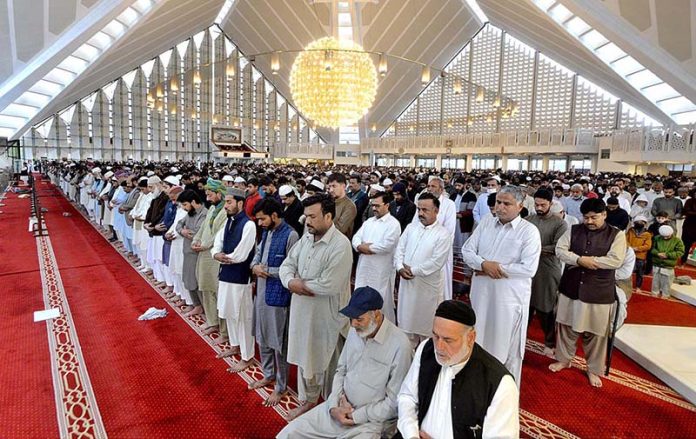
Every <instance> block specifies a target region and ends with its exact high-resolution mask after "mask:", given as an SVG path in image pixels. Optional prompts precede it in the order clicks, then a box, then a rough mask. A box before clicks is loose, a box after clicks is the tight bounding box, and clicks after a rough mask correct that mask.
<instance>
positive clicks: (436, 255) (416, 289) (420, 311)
mask: <svg viewBox="0 0 696 439" xmlns="http://www.w3.org/2000/svg"><path fill="white" fill-rule="evenodd" d="M453 240H454V235H453V234H451V233H449V232H448V231H447V229H445V228H444V227H443V226H442V225H441V224H440V223H438V222H435V223H433V224H431V225H429V226H424V225H423V224H422V223H421V222H420V221H419V222H418V224H415V223H411V224H409V225H408V226H407V227H406V230H404V233H403V235H401V239H399V245H398V246H397V247H396V252H395V253H394V268H395V269H396V270H397V271H399V270H401V269H402V268H404V264H406V265H408V266H409V267H411V273H413V275H414V276H415V277H414V278H413V279H410V280H406V279H401V280H400V281H399V307H398V309H397V315H398V321H399V328H401V329H402V330H403V331H404V332H407V333H409V334H417V335H420V336H423V337H430V335H431V334H432V330H433V318H434V317H435V310H436V309H437V306H438V305H439V304H440V302H442V301H443V291H444V282H445V280H444V275H443V273H442V267H443V266H444V265H445V264H446V262H447V255H448V254H449V253H450V252H451V251H452V241H453Z"/></svg>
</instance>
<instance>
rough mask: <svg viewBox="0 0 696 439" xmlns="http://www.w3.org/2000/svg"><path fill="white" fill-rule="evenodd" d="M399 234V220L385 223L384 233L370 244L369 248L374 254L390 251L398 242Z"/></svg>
mask: <svg viewBox="0 0 696 439" xmlns="http://www.w3.org/2000/svg"><path fill="white" fill-rule="evenodd" d="M399 236H401V225H400V224H399V222H398V221H394V222H392V223H391V224H389V223H387V224H386V228H385V229H384V234H383V235H382V237H381V238H380V239H379V240H378V241H377V242H373V243H372V244H370V250H371V251H372V252H373V253H374V254H376V255H378V254H382V253H390V252H391V251H393V250H394V247H395V246H396V245H397V243H398V242H399Z"/></svg>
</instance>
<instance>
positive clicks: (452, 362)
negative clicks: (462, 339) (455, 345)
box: [435, 344, 469, 367]
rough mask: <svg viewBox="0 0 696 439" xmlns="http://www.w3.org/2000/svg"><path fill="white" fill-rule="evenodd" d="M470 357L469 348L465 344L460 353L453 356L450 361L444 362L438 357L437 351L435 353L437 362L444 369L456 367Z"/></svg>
mask: <svg viewBox="0 0 696 439" xmlns="http://www.w3.org/2000/svg"><path fill="white" fill-rule="evenodd" d="M468 356H469V348H468V347H467V346H466V344H464V345H463V346H462V350H461V351H459V352H458V353H457V354H456V355H453V356H452V357H450V358H449V360H446V361H445V360H442V359H440V357H439V356H438V355H437V351H435V361H437V364H439V365H440V366H442V367H446V366H454V365H455V364H458V363H461V362H462V361H464V359H465V358H467V357H468Z"/></svg>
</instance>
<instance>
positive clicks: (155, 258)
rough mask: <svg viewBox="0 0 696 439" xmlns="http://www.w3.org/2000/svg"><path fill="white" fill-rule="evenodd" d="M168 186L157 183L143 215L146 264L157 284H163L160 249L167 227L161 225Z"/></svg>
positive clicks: (167, 199)
mask: <svg viewBox="0 0 696 439" xmlns="http://www.w3.org/2000/svg"><path fill="white" fill-rule="evenodd" d="M168 190H169V186H168V185H167V183H164V182H158V183H156V184H155V186H154V189H153V199H152V202H151V203H150V207H149V208H148V210H147V214H146V215H145V224H144V227H145V230H147V231H148V234H149V238H148V240H147V263H148V264H149V265H150V267H152V275H153V276H154V277H155V279H156V280H157V282H158V283H163V282H164V273H163V272H162V247H163V246H164V241H163V240H162V235H163V234H164V232H165V231H166V230H167V227H166V226H165V225H164V224H162V219H163V218H164V212H165V208H166V206H167V203H168V202H169V195H168V194H167V191H168Z"/></svg>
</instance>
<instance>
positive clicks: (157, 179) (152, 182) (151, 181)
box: [147, 175, 162, 186]
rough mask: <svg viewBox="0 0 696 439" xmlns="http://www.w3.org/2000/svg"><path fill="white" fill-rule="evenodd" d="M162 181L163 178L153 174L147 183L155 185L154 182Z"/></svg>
mask: <svg viewBox="0 0 696 439" xmlns="http://www.w3.org/2000/svg"><path fill="white" fill-rule="evenodd" d="M161 182H162V180H160V178H159V177H158V176H156V175H154V176H152V177H149V178H148V179H147V185H148V186H150V185H153V184H157V183H161Z"/></svg>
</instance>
